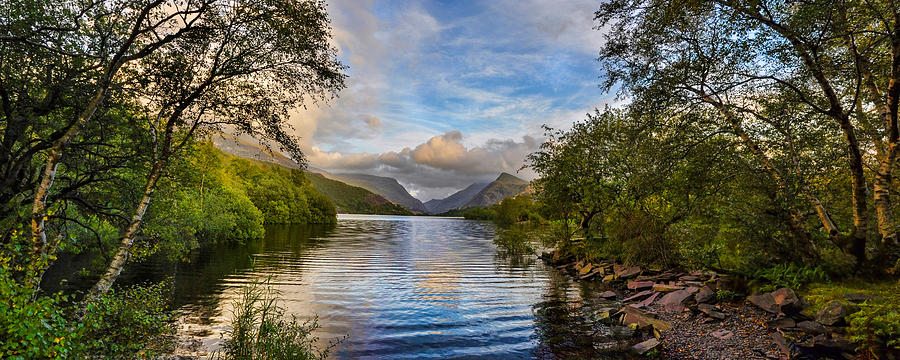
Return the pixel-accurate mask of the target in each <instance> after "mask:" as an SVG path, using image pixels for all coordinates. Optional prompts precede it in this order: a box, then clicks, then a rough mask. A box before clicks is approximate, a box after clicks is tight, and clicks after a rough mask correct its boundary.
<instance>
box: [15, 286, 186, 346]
mask: <svg viewBox="0 0 900 360" xmlns="http://www.w3.org/2000/svg"><path fill="white" fill-rule="evenodd" d="M165 289H166V287H165V286H163V285H153V286H146V287H134V288H131V289H127V290H124V291H118V292H110V293H109V294H106V295H104V296H102V297H101V298H100V299H98V300H97V301H96V302H94V303H92V304H91V305H90V306H88V307H87V309H86V312H85V315H84V317H83V318H82V319H81V321H78V320H77V316H76V314H78V306H79V305H80V304H78V303H72V302H71V297H69V296H65V295H62V294H58V293H57V294H53V295H50V296H40V295H38V296H36V295H35V292H34V290H33V289H29V288H26V287H23V286H21V284H19V283H17V282H16V281H15V280H14V279H13V278H12V277H11V276H9V273H8V272H7V271H5V270H3V269H0V304H2V305H0V357H2V358H4V359H58V358H71V359H92V358H93V359H151V358H154V357H155V356H157V355H159V354H162V353H166V352H169V351H170V350H171V349H172V347H173V345H174V333H175V328H174V327H173V322H172V320H173V318H174V316H173V313H172V312H170V311H169V310H168V309H167V307H166V305H167V304H168V300H167V298H166V297H164V296H163V294H164V293H166V290H165Z"/></svg>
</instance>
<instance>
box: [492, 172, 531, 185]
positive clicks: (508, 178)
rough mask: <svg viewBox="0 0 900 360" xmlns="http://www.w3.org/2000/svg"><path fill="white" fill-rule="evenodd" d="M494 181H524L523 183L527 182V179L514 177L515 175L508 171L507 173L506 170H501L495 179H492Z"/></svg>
mask: <svg viewBox="0 0 900 360" xmlns="http://www.w3.org/2000/svg"><path fill="white" fill-rule="evenodd" d="M494 181H500V182H517V183H525V184H527V183H528V182H527V181H525V180H522V179H520V178H518V177H516V176H515V175H513V174H510V173H507V172H502V173H500V176H498V177H497V180H494Z"/></svg>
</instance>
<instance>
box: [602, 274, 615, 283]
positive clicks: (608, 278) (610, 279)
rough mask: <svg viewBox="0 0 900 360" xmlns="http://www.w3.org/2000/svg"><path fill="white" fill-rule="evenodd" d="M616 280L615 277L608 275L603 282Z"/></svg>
mask: <svg viewBox="0 0 900 360" xmlns="http://www.w3.org/2000/svg"><path fill="white" fill-rule="evenodd" d="M615 279H616V275H613V274H609V275H606V276H604V277H603V282H610V281H613V280H615Z"/></svg>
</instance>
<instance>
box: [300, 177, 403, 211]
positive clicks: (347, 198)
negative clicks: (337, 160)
mask: <svg viewBox="0 0 900 360" xmlns="http://www.w3.org/2000/svg"><path fill="white" fill-rule="evenodd" d="M306 177H307V178H308V179H309V180H310V182H311V183H312V185H313V187H315V188H316V190H319V191H320V192H322V193H323V194H325V196H327V197H328V198H329V199H331V201H332V202H334V206H335V207H337V211H338V212H339V213H345V214H380V215H411V214H412V213H411V212H410V211H409V210H406V209H405V208H403V207H402V206H400V205H397V204H395V203H393V202H391V201H390V200H388V199H385V198H384V197H383V196H381V195H378V194H373V193H372V192H371V191H369V190H366V189H363V188H361V187H358V186H352V185H347V184H345V183H342V182H340V181H337V180H332V179H329V178H326V177H325V176H324V175H322V174H317V173H312V172H307V173H306Z"/></svg>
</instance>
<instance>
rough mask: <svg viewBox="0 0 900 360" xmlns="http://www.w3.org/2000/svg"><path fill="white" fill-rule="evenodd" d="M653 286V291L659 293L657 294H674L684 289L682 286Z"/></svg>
mask: <svg viewBox="0 0 900 360" xmlns="http://www.w3.org/2000/svg"><path fill="white" fill-rule="evenodd" d="M652 286H653V291H657V292H673V291H675V290H681V289H684V288H683V287H681V286H675V285H666V284H653V285H652Z"/></svg>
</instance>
